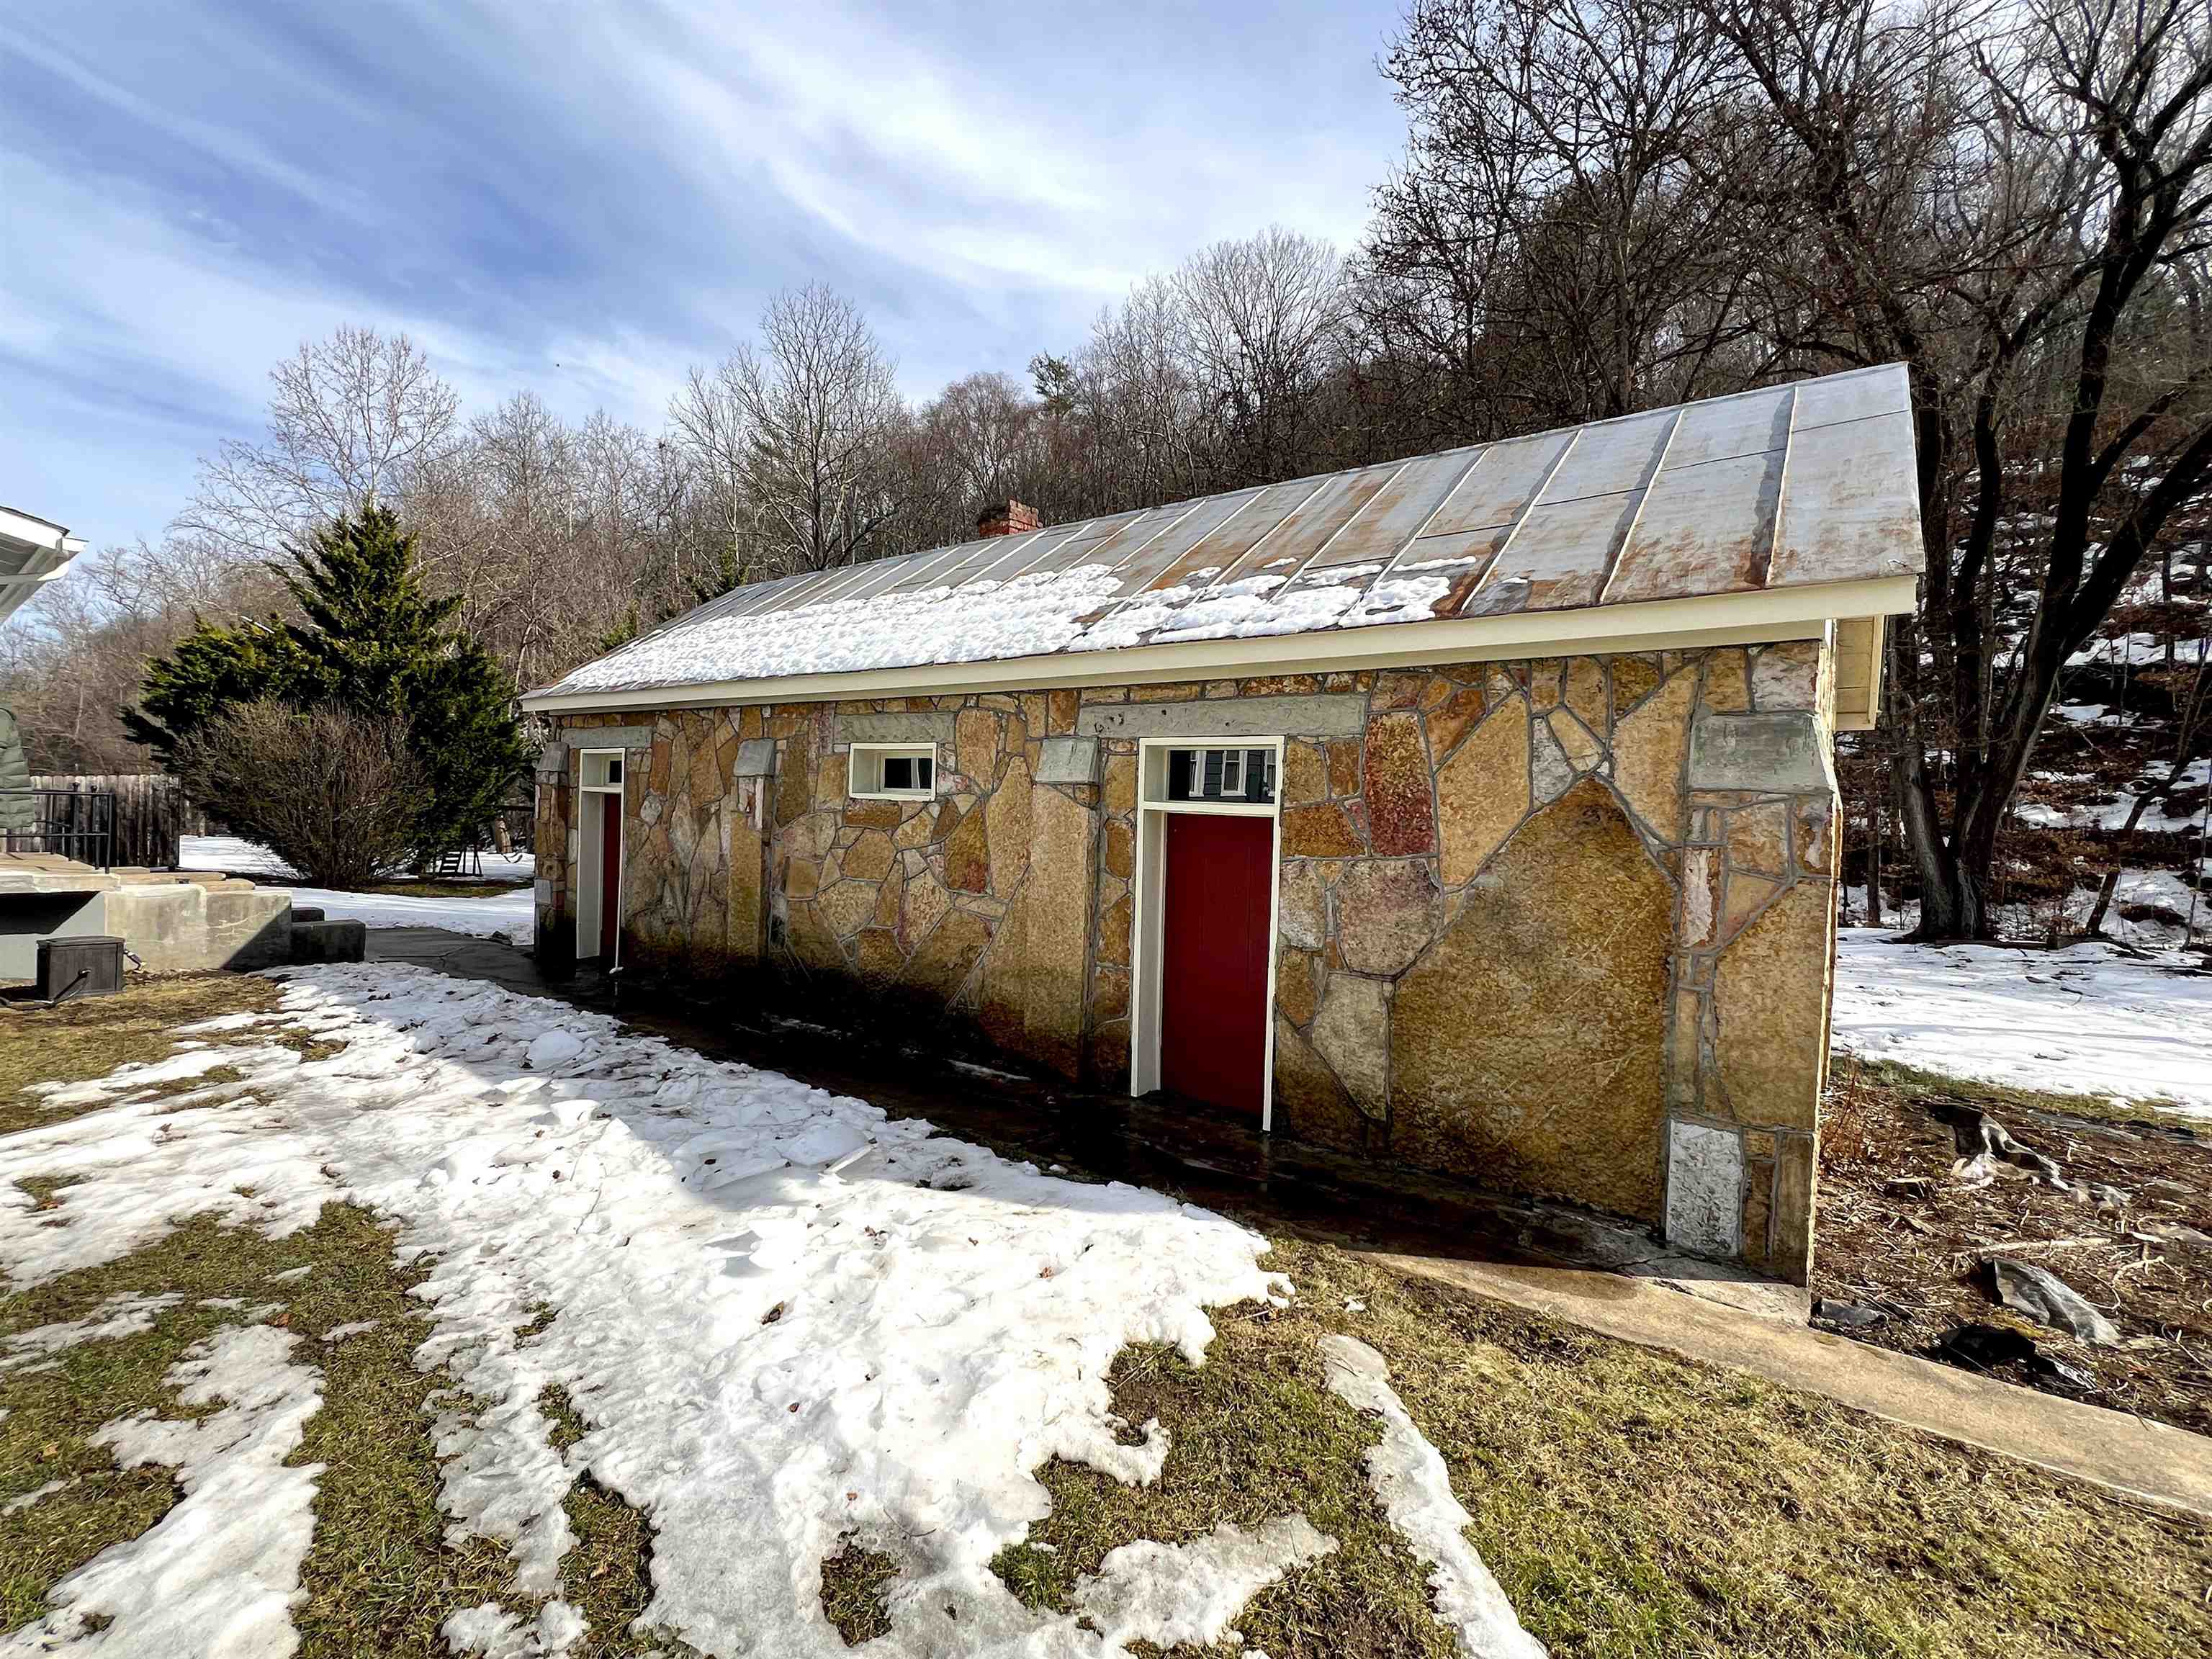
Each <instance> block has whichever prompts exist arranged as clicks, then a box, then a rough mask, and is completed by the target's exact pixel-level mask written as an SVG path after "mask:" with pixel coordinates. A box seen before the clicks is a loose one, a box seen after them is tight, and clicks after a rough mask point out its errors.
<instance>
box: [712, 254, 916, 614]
mask: <svg viewBox="0 0 2212 1659" xmlns="http://www.w3.org/2000/svg"><path fill="white" fill-rule="evenodd" d="M670 414H671V420H672V421H673V422H674V423H675V425H676V427H677V428H678V431H680V432H682V433H684V435H685V436H686V438H687V440H689V441H690V442H691V443H692V444H693V446H694V447H695V450H696V453H698V454H699V455H700V456H701V457H702V459H705V460H707V461H708V462H711V463H712V464H714V466H715V467H716V468H717V469H718V470H726V471H727V473H728V474H729V476H730V477H731V478H732V482H733V483H735V484H736V485H737V487H738V496H737V498H738V499H739V500H742V501H743V502H744V506H745V507H747V508H749V509H750V519H751V521H750V525H749V526H733V533H738V532H739V531H741V530H743V529H750V532H751V533H752V534H753V535H754V536H755V537H757V538H758V542H759V544H760V545H761V546H762V548H763V549H764V550H765V553H766V558H767V562H769V565H770V568H773V569H777V570H785V571H788V570H826V569H829V568H832V567H833V566H836V565H841V564H849V563H851V562H854V560H856V559H863V558H867V557H870V556H873V555H874V554H876V553H878V552H880V551H882V550H884V532H885V530H886V528H887V527H888V526H890V523H891V522H892V520H893V519H894V518H895V516H896V512H897V509H898V495H897V477H898V475H897V471H896V465H895V464H894V457H893V447H894V444H895V442H896V438H897V436H898V434H899V431H900V429H901V428H902V425H903V423H904V421H905V418H906V406H905V404H903V403H902V401H901V399H900V398H899V395H898V386H897V383H896V379H895V374H894V365H893V364H892V362H891V360H890V357H889V356H887V355H886V354H885V353H884V349H883V347H882V345H881V344H880V343H878V341H877V339H876V337H875V335H874V333H873V331H871V330H870V328H869V327H868V325H867V319H866V318H864V317H863V316H862V315H861V314H860V309H859V307H856V306H854V304H853V302H852V301H849V300H847V299H845V298H844V297H843V296H842V295H837V294H835V293H833V292H831V291H830V290H829V289H826V288H823V287H821V286H819V285H818V284H816V285H810V286H808V287H806V288H804V289H799V290H797V291H796V292H786V293H782V294H779V295H776V296H775V298H774V299H773V300H771V301H769V306H768V310H767V312H766V313H765V314H764V315H763V317H762V319H761V343H760V345H759V346H758V347H757V348H756V347H754V346H753V345H751V344H750V343H748V344H745V345H742V346H740V347H738V349H737V351H736V352H735V353H733V354H732V356H729V357H728V358H726V359H725V360H724V361H723V362H722V364H721V365H720V368H717V369H715V371H714V373H713V374H711V375H708V374H700V373H696V372H695V373H694V374H693V375H692V377H691V380H690V384H689V385H688V386H686V387H685V389H684V392H680V393H678V397H677V399H676V403H675V404H674V405H673V406H672V408H671V411H670Z"/></svg>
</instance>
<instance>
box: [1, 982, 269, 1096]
mask: <svg viewBox="0 0 2212 1659" xmlns="http://www.w3.org/2000/svg"><path fill="white" fill-rule="evenodd" d="M280 989H281V987H278V986H277V985H276V984H274V983H273V982H271V981H268V980H265V979H255V978H252V977H251V976H248V975H240V974H190V975H178V976H176V977H173V978H163V979H134V980H133V981H131V983H130V984H129V985H128V986H126V987H125V988H124V989H123V990H122V991H121V992H120V993H118V994H116V995H114V996H109V997H83V998H79V999H76V1000H72V1001H70V1002H64V1004H62V1005H61V1006H59V1007H58V1008H26V1007H22V1006H9V1005H5V1004H0V1135H6V1134H14V1133H16V1132H17V1131H19V1130H22V1129H31V1128H36V1127H39V1126H40V1124H43V1123H56V1122H59V1121H62V1120H63V1119H64V1118H67V1117H70V1116H73V1115H76V1112H77V1111H80V1110H82V1108H60V1109H57V1108H55V1107H52V1106H50V1105H48V1104H47V1103H46V1101H45V1100H44V1099H43V1098H42V1097H40V1096H39V1095H37V1094H34V1093H33V1092H32V1090H31V1085H33V1084H36V1083H79V1082H82V1081H85V1080H86V1079H91V1078H100V1077H106V1075H107V1074H108V1073H110V1072H112V1071H113V1070H115V1068H116V1067H117V1066H125V1065H129V1064H131V1063H132V1062H134V1061H135V1062H137V1063H140V1064H146V1063H150V1062H152V1061H154V1060H167V1059H168V1058H169V1056H170V1055H172V1054H175V1053H176V1052H177V1050H178V1045H179V1043H180V1042H185V1041H187V1040H188V1039H185V1038H180V1037H179V1036H177V1035H176V1032H177V1028H178V1027H179V1026H180V1025H189V1024H192V1023H193V1022H194V1021H196V1020H203V1019H212V1018H215V1017H216V1016H217V1015H220V1014H238V1013H248V1012H252V1013H262V1012H266V1011H268V1010H269V1009H271V1008H274V1007H275V1006H276V999H277V996H278V994H279V992H280ZM181 1086H184V1087H194V1086H197V1085H196V1084H187V1085H181ZM148 1092H149V1094H151V1093H153V1092H154V1091H152V1090H149V1091H148ZM172 1092H174V1091H172Z"/></svg>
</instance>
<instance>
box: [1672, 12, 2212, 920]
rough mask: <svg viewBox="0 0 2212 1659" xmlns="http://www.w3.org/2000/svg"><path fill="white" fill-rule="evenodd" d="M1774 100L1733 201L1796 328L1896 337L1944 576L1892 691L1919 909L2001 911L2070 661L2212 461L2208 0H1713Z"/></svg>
mask: <svg viewBox="0 0 2212 1659" xmlns="http://www.w3.org/2000/svg"><path fill="white" fill-rule="evenodd" d="M1708 3H1709V5H1710V7H1711V15H1713V17H1714V19H1715V21H1716V24H1717V27H1719V28H1720V29H1721V30H1722V31H1723V33H1724V34H1725V36H1726V38H1727V39H1728V40H1729V41H1730V42H1731V44H1732V45H1733V46H1735V49H1736V51H1737V52H1739V53H1740V54H1741V59H1742V61H1743V63H1744V64H1745V66H1746V67H1747V70H1748V71H1749V73H1750V75H1751V76H1752V77H1753V82H1754V83H1755V84H1756V86H1757V88H1758V89H1759V94H1760V96H1761V99H1762V101H1763V104H1764V106H1765V118H1766V125H1765V137H1767V139H1768V140H1769V141H1770V144H1771V151H1770V153H1771V158H1772V166H1771V168H1770V169H1769V170H1767V171H1766V172H1765V173H1764V174H1763V175H1753V176H1752V178H1751V184H1752V188H1750V189H1747V191H1743V192H1741V195H1740V200H1741V201H1742V202H1744V203H1745V204H1748V205H1749V206H1750V207H1751V208H1752V209H1753V210H1758V211H1764V212H1765V213H1768V214H1770V215H1771V216H1772V219H1773V222H1774V226H1775V231H1776V237H1777V241H1778V243H1779V244H1787V245H1791V246H1797V247H1798V248H1800V249H1801V250H1802V254H1801V257H1800V258H1799V259H1798V260H1796V262H1795V263H1794V264H1791V265H1790V266H1788V267H1786V268H1783V269H1781V270H1778V271H1777V272H1776V278H1777V280H1778V282H1786V283H1791V284H1792V285H1793V287H1794V293H1793V294H1792V298H1793V300H1794V301H1795V304H1794V307H1793V309H1794V311H1795V313H1796V317H1797V319H1798V323H1797V326H1796V333H1795V337H1794V339H1793V340H1792V342H1791V343H1792V344H1793V345H1794V346H1795V347H1796V349H1798V350H1800V351H1801V352H1802V353H1804V354H1805V355H1806V356H1808V357H1810V358H1812V359H1814V360H1816V361H1817V360H1822V359H1825V360H1826V362H1830V363H1832V364H1837V363H1845V364H1847V363H1855V362H1885V361H1902V362H1905V364H1906V365H1907V366H1908V368H1909V371H1910V377H1911V386H1912V394H1913V405H1914V410H1913V412H1914V418H1915V425H1916V428H1917V440H1918V449H1919V466H1920V496H1921V508H1922V521H1923V523H1922V533H1923V551H1924V553H1925V556H1926V562H1927V571H1928V574H1927V578H1926V580H1925V582H1924V583H1923V593H1922V599H1921V604H1920V607H1919V611H1918V613H1917V617H1915V618H1914V619H1913V620H1912V621H1911V622H1910V623H1906V624H1905V625H1902V626H1897V627H1893V629H1892V631H1891V636H1890V653H1889V669H1890V672H1889V676H1888V684H1889V692H1888V710H1887V712H1888V714H1889V716H1890V719H1891V720H1892V722H1893V726H1895V728H1896V732H1897V738H1896V754H1897V763H1896V768H1895V772H1894V781H1893V787H1894V790H1895V795H1896V802H1897V807H1898V813H1899V822H1900V823H1901V825H1902V828H1903V831H1904V840H1905V852H1906V854H1907V855H1908V856H1909V858H1910V859H1911V862H1912V865H1913V866H1914V869H1915V872H1916V873H1917V877H1918V878H1919V884H1920V889H1921V895H1922V900H1921V920H1920V931H1921V933H1922V934H1923V936H1924V937H1956V936H1968V937H1972V936H1979V935H1983V934H1985V933H1988V932H1989V931H1990V929H1991V927H1993V925H1994V922H1993V919H1992V918H1991V916H1990V914H1989V910H1988V896H1989V890H1990V881H1991V875H1992V870H1993V866H1994V864H1995V861H1996V845H1997V837H1998V833H1999V830H2000V829H2001V827H2002V823H2003V821H2004V818H2005V815H2006V811H2007V809H2008V806H2009V805H2010V803H2011V800H2012V799H2013V796H2014V794H2015V792H2016V790H2017V789H2018V787H2019V786H2020V783H2021V779H2022V778H2023V777H2024V776H2025V775H2026V773H2027V768H2028V765H2029V763H2030V761H2031V759H2032V757H2033V754H2034V752H2035V746H2036V742H2037V739H2038V737H2039V734H2040V732H2041V731H2042V728H2043V724H2044V720H2045V715H2046V714H2047V712H2048V710H2049V708H2050V706H2051V700H2052V696H2053V694H2054V692H2055V691H2056V690H2057V686H2058V684H2059V680H2060V676H2061V674H2062V672H2063V670H2064V669H2065V667H2066V665H2067V663H2068V660H2069V658H2070V657H2071V656H2072V655H2073V654H2074V653H2076V652H2078V651H2080V650H2081V648H2082V647H2083V646H2084V645H2085V644H2086V643H2087V641H2089V639H2090V638H2091V636H2092V635H2093V634H2094V633H2095V631H2096V630H2097V629H2098V628H2099V626H2100V624H2101V623H2103V622H2104V621H2105V619H2106V617H2107V616H2108V615H2109V614H2110V612H2111V611H2112V605H2113V604H2114V602H2115V601H2116V600H2117V599H2118V597H2119V595H2120V593H2121V592H2122V590H2123V588H2124V586H2125V585H2126V583H2127V582H2128V580H2129V579H2130V576H2131V574H2133V573H2134V571H2135V570H2136V567H2137V566H2138V564H2140V563H2141V562H2142V561H2144V560H2145V559H2146V558H2147V557H2150V556H2154V553H2155V551H2156V550H2157V549H2158V548H2159V547H2160V545H2161V543H2162V540H2163V538H2165V537H2166V536H2167V535H2168V534H2169V533H2170V532H2171V531H2172V528H2173V527H2174V526H2176V525H2178V523H2179V515H2180V514H2181V513H2183V512H2184V511H2185V509H2186V508H2187V507H2189V506H2190V505H2191V503H2192V502H2193V501H2195V499H2196V498H2197V496H2198V495H2200V494H2201V493H2202V492H2203V490H2204V489H2206V487H2207V484H2208V481H2212V336H2208V331H2207V329H2206V327H2205V322H2204V319H2203V310H2202V303H2201V295H2202V294H2203V274H2204V263H2205V258H2206V247H2207V237H2208V234H2212V27H2209V26H2212V9H2208V7H2207V6H2206V4H2205V0H2145V3H2142V4H2137V3H2134V0H2032V3H2029V4H2027V5H2026V6H2024V7H1994V6H1992V7H1987V8H1982V7H1973V6H1969V5H1966V4H1961V3H1953V0H1937V3H1936V4H1934V5H1931V6H1929V7H1928V8H1926V9H1921V10H1917V11H1912V12H1896V11H1893V10H1891V9H1887V8H1884V7H1882V6H1880V5H1878V4H1877V3H1875V0H1780V3H1776V0H1760V3H1759V4H1756V5H1753V4H1752V3H1750V0H1708Z"/></svg>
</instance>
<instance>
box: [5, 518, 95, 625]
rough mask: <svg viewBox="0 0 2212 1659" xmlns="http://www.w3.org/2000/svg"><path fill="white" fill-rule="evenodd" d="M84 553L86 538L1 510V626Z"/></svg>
mask: <svg viewBox="0 0 2212 1659" xmlns="http://www.w3.org/2000/svg"><path fill="white" fill-rule="evenodd" d="M83 551H84V540H83V538H82V537H78V536H72V535H70V533H69V532H68V531H67V530H65V529H64V528H63V527H62V526H60V525H58V524H53V523H50V522H49V521H48V520H45V519H41V518H39V517H36V516H35V515H33V514H32V513H21V512H18V511H17V510H16V509H15V508H14V507H0V622H4V621H6V620H7V618H8V617H9V614H10V613H11V612H13V611H15V609H16V608H17V607H18V606H20V605H22V604H23V603H24V602H25V601H27V599H29V598H30V597H31V595H33V593H35V592H38V591H39V587H40V584H41V583H44V582H49V581H52V580H53V579H54V578H55V577H57V576H58V575H60V574H61V573H62V567H63V566H64V565H65V564H67V563H68V562H70V560H71V559H73V558H75V557H76V556H77V555H78V554H80V553H82V552H83Z"/></svg>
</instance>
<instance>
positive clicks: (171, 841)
mask: <svg viewBox="0 0 2212 1659" xmlns="http://www.w3.org/2000/svg"><path fill="white" fill-rule="evenodd" d="M31 787H33V789H70V790H75V791H77V792H79V793H85V794H112V795H113V796H114V797H115V834H114V839H113V842H112V848H111V850H110V851H109V853H108V855H107V861H108V862H109V863H110V864H112V865H113V864H133V865H143V866H146V867H147V868H148V869H149V870H173V869H175V868H176V867H177V865H178V863H179V860H180V858H181V854H182V848H181V842H182V838H183V836H185V833H186V831H187V830H190V831H191V833H192V834H194V835H203V834H205V833H206V829H205V827H204V825H202V824H199V823H197V822H196V821H197V819H198V818H199V817H200V814H199V813H197V811H193V810H192V809H191V807H189V806H187V805H185V797H184V792H183V791H182V790H180V789H179V788H178V787H177V781H176V780H175V779H174V778H165V777H160V776H155V775H143V774H118V775H112V776H108V777H43V778H42V777H33V779H32V780H31Z"/></svg>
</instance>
